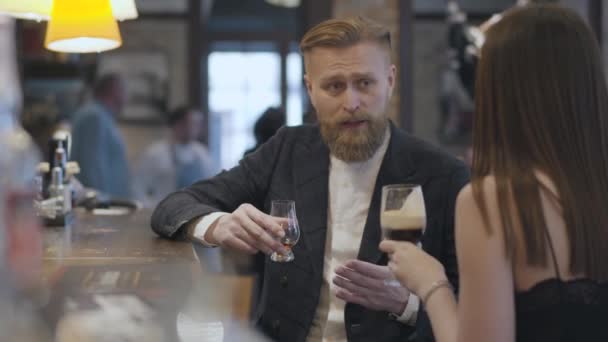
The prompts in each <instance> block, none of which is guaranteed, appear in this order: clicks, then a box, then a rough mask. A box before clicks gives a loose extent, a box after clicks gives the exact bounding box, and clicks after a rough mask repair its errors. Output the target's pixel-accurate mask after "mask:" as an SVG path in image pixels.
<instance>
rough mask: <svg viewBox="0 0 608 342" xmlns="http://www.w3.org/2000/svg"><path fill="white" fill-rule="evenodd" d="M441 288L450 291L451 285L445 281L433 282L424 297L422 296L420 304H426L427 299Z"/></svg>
mask: <svg viewBox="0 0 608 342" xmlns="http://www.w3.org/2000/svg"><path fill="white" fill-rule="evenodd" d="M442 287H447V288H448V289H450V290H451V289H452V284H450V282H449V281H448V280H447V279H443V280H437V281H435V282H434V283H433V284H431V287H430V288H429V290H428V291H426V294H425V295H424V296H422V303H424V304H426V303H427V302H428V300H429V298H430V297H431V295H432V294H433V293H435V291H437V290H438V289H440V288H442Z"/></svg>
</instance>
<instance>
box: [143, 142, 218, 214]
mask: <svg viewBox="0 0 608 342" xmlns="http://www.w3.org/2000/svg"><path fill="white" fill-rule="evenodd" d="M172 149H173V151H172ZM193 160H198V161H199V162H200V163H201V167H202V169H203V170H204V174H205V176H204V177H203V179H204V178H208V177H212V176H213V175H214V174H215V172H216V170H215V166H214V165H215V163H214V162H213V160H212V159H211V157H210V156H209V152H208V151H207V149H206V148H205V146H203V145H202V144H201V143H199V142H198V141H193V142H190V143H188V144H174V143H172V142H171V141H170V140H169V139H164V140H162V141H159V142H156V143H154V144H153V145H151V146H150V147H148V148H147V149H146V150H145V151H144V152H143V153H142V155H141V157H140V158H139V160H138V161H137V163H136V166H135V169H134V173H133V175H134V177H133V181H132V183H133V194H134V195H135V198H136V199H138V200H139V201H141V202H142V204H143V205H144V207H146V208H153V207H155V206H156V204H158V202H160V201H161V200H162V199H163V198H165V196H167V195H168V194H170V193H171V192H173V191H175V190H177V180H176V177H177V173H176V169H175V166H176V165H175V162H176V161H177V162H178V163H179V164H187V163H190V162H191V161H193Z"/></svg>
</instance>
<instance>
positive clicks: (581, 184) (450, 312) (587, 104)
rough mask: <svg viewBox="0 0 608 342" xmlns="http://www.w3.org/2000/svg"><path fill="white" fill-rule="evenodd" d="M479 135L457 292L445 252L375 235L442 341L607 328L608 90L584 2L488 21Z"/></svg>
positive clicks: (592, 335)
mask: <svg viewBox="0 0 608 342" xmlns="http://www.w3.org/2000/svg"><path fill="white" fill-rule="evenodd" d="M473 140H474V141H473V149H474V156H473V177H472V183H471V184H470V185H468V186H467V187H465V188H464V189H463V190H462V192H461V193H460V195H459V197H458V200H457V205H456V223H455V227H456V228H455V229H456V249H457V255H458V266H459V272H460V295H459V300H458V305H457V304H456V300H455V298H454V295H453V293H452V291H450V290H449V288H450V286H449V283H448V282H447V281H446V279H447V278H446V276H445V274H444V270H443V268H442V266H441V264H440V263H439V262H437V261H436V260H435V259H433V258H432V257H431V256H429V255H428V254H426V253H424V252H423V251H422V250H420V249H418V248H416V246H415V245H413V244H410V243H406V242H395V241H385V242H383V243H382V244H381V245H380V247H381V249H382V250H383V251H385V252H387V253H389V255H390V263H389V266H390V268H391V269H392V270H393V271H394V272H395V274H396V275H397V277H398V279H399V280H400V281H401V282H402V283H403V284H404V285H405V286H406V287H407V288H409V289H410V290H411V291H412V292H414V293H416V294H417V295H419V296H420V298H421V300H422V301H423V304H424V307H425V309H426V311H427V313H428V315H429V316H430V318H431V322H432V325H433V331H434V333H435V337H436V339H437V341H439V342H445V341H467V342H472V341H493V342H497V341H552V342H554V341H585V342H589V341H608V209H606V205H607V203H608V93H607V89H606V83H605V78H604V72H603V63H602V59H601V55H600V51H599V47H598V44H597V42H596V41H595V37H594V35H593V33H592V32H591V31H590V30H589V28H588V27H587V26H586V24H585V23H584V22H583V20H582V19H581V18H580V17H579V16H578V15H577V14H575V13H574V12H573V11H571V10H568V9H564V8H562V7H559V6H557V5H528V6H524V7H521V8H517V9H514V10H511V11H509V12H508V13H506V14H505V16H504V17H503V19H502V20H501V21H499V22H498V23H497V24H495V25H494V26H492V27H491V28H490V29H489V31H488V33H487V38H486V42H485V44H484V46H483V48H482V50H481V58H480V61H479V69H478V75H477V83H476V113H475V123H474V138H473Z"/></svg>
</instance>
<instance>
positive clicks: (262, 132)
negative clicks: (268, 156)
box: [245, 107, 285, 155]
mask: <svg viewBox="0 0 608 342" xmlns="http://www.w3.org/2000/svg"><path fill="white" fill-rule="evenodd" d="M283 126H285V112H284V111H283V110H281V109H280V108H276V107H269V108H268V109H266V110H265V111H264V113H262V115H261V116H260V118H259V119H258V120H257V121H256V122H255V125H254V126H253V134H254V135H255V146H254V147H252V148H250V149H249V150H247V151H246V152H245V155H248V154H249V153H252V152H255V151H256V150H257V149H258V148H259V147H260V146H262V144H263V143H265V142H266V141H268V140H269V139H270V138H272V136H273V135H274V134H275V133H276V132H277V131H278V130H279V128H281V127H283Z"/></svg>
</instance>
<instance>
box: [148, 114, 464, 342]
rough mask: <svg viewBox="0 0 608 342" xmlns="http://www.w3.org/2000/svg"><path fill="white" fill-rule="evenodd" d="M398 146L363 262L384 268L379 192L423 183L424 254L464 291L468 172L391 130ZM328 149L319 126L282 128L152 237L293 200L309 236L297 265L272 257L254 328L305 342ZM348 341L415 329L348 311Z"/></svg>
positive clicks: (314, 300) (371, 219) (180, 203)
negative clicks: (460, 236)
mask: <svg viewBox="0 0 608 342" xmlns="http://www.w3.org/2000/svg"><path fill="white" fill-rule="evenodd" d="M391 131H392V135H391V139H390V143H389V146H388V149H387V152H386V155H385V156H384V159H383V161H382V165H381V167H380V171H379V173H378V178H377V180H376V185H375V188H374V193H373V195H372V200H371V203H370V206H369V214H368V216H367V221H366V224H365V229H364V231H363V237H362V239H361V245H360V247H359V254H358V259H360V260H364V261H368V262H371V263H375V264H381V265H385V264H386V263H387V257H386V255H385V254H383V253H382V252H380V250H379V249H378V244H379V243H380V240H381V231H380V213H379V211H380V197H381V188H382V186H383V185H386V184H394V183H415V184H421V185H422V188H423V192H424V199H425V205H426V210H427V228H426V231H425V234H424V236H423V241H422V243H423V246H424V249H425V250H426V251H427V252H429V253H430V254H431V255H433V256H434V257H436V258H437V259H438V260H439V261H441V262H442V263H443V265H444V267H445V269H446V272H447V275H448V277H449V279H450V281H452V282H453V284H454V285H456V286H457V284H458V274H457V265H456V253H455V246H454V227H453V223H454V203H455V200H456V196H457V194H458V192H459V191H460V189H461V188H462V187H463V186H464V185H465V184H466V183H467V182H468V179H469V172H468V169H467V168H466V167H465V165H464V164H463V163H462V162H460V161H459V160H457V159H456V158H454V157H452V156H450V155H448V154H446V153H444V152H441V151H440V150H439V149H437V148H435V147H432V146H431V145H429V144H428V143H426V142H423V141H422V140H419V139H417V138H415V137H412V136H410V135H408V134H407V133H405V132H404V131H402V130H399V129H397V128H395V127H394V126H393V125H392V124H391ZM328 179H329V150H328V148H327V146H326V145H325V144H324V143H323V141H322V139H321V135H320V132H319V128H318V126H316V125H305V126H300V127H291V128H283V129H281V130H280V131H279V132H278V133H277V134H276V136H275V137H273V138H272V139H271V140H270V141H269V142H268V143H266V144H264V145H263V146H262V147H261V148H260V149H259V150H257V151H256V152H254V153H252V154H251V155H248V156H247V157H245V158H244V159H243V160H242V161H241V162H240V164H239V166H237V167H235V168H233V169H231V170H229V171H224V172H222V173H220V174H219V175H217V176H216V177H214V178H212V179H210V180H206V181H201V182H198V183H196V184H194V185H192V186H190V187H188V188H186V189H183V190H180V191H178V192H176V193H173V194H171V195H169V196H168V197H167V198H166V199H165V200H163V201H162V202H161V203H160V204H159V206H158V207H157V208H156V210H155V211H154V214H153V216H152V229H153V230H154V231H155V232H157V233H158V234H160V235H162V236H165V237H180V236H183V235H184V234H185V233H184V232H183V230H184V229H182V228H183V227H184V224H185V223H187V222H189V221H191V220H193V219H195V218H198V217H200V216H203V215H206V214H209V213H211V212H216V211H225V212H232V211H234V210H235V209H236V208H237V207H238V206H239V205H241V204H242V203H250V204H252V205H254V206H256V207H257V208H258V209H260V210H262V211H264V212H267V213H268V212H269V211H270V202H271V200H274V199H293V200H295V201H296V212H297V215H298V220H299V223H300V229H301V231H302V235H301V239H300V241H299V242H298V244H297V245H296V246H295V247H294V253H295V256H296V258H295V261H294V262H291V263H275V262H272V261H270V260H269V258H268V257H267V258H266V262H265V267H264V276H263V284H262V289H261V294H260V298H259V301H258V303H259V304H258V308H257V309H258V310H257V312H256V313H255V314H254V323H255V324H256V325H257V326H258V327H259V328H260V329H261V330H262V331H263V332H264V333H266V334H267V335H268V336H269V337H271V338H273V339H275V340H278V341H290V342H291V341H296V342H299V341H304V340H305V339H306V336H307V334H308V330H309V328H310V326H311V323H312V321H313V318H314V315H315V310H316V308H317V304H318V302H319V296H320V288H321V284H322V281H323V258H324V248H325V236H326V230H327V208H328ZM344 315H345V324H346V330H347V334H348V340H349V341H404V340H406V339H407V337H408V336H411V335H412V333H413V331H414V328H412V327H410V326H407V325H405V324H402V323H400V322H397V321H394V320H391V319H390V318H389V317H388V313H387V312H380V311H373V310H368V309H366V308H364V307H362V306H359V305H355V304H350V303H349V304H347V305H346V308H345V313H344ZM416 330H417V332H416V334H414V335H412V336H417V338H418V339H419V340H426V339H430V340H432V333H431V329H430V324H429V321H428V318H426V316H425V315H424V314H420V315H419V319H418V323H417V329H416Z"/></svg>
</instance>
